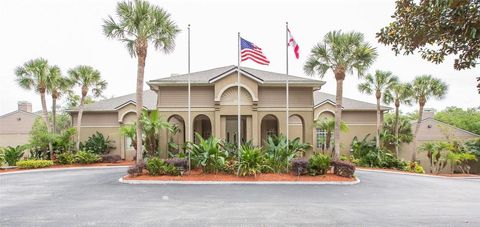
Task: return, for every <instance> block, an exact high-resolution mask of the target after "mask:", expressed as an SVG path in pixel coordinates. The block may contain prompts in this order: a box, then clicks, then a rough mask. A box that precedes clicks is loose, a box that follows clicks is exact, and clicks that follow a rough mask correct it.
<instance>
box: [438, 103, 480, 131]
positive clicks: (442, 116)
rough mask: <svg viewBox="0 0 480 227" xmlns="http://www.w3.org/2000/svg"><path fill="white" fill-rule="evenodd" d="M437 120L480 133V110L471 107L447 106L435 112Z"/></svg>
mask: <svg viewBox="0 0 480 227" xmlns="http://www.w3.org/2000/svg"><path fill="white" fill-rule="evenodd" d="M434 118H435V120H438V121H441V122H444V123H447V124H450V125H453V126H455V127H458V128H461V129H464V130H467V131H469V132H473V133H475V134H479V135H480V110H479V109H475V108H469V109H466V110H463V109H462V108H459V107H454V106H451V107H447V108H446V109H445V110H442V111H440V112H437V113H436V114H435V117H434Z"/></svg>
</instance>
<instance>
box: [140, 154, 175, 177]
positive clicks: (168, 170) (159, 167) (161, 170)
mask: <svg viewBox="0 0 480 227" xmlns="http://www.w3.org/2000/svg"><path fill="white" fill-rule="evenodd" d="M146 167H147V170H148V174H150V175H152V176H158V175H165V174H166V175H172V176H176V175H179V174H180V171H179V170H178V169H177V167H175V166H174V165H171V164H168V163H167V162H165V161H164V160H163V159H161V158H157V157H153V158H149V159H148V160H147V163H146Z"/></svg>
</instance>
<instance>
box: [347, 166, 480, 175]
mask: <svg viewBox="0 0 480 227" xmlns="http://www.w3.org/2000/svg"><path fill="white" fill-rule="evenodd" d="M356 168H357V169H359V170H362V169H366V170H368V169H371V170H382V171H389V172H399V173H413V172H407V171H403V170H398V169H383V168H373V167H356ZM420 174H421V173H420ZM424 174H425V175H431V176H443V177H479V176H480V175H478V174H463V173H454V174H451V173H440V174H433V173H424Z"/></svg>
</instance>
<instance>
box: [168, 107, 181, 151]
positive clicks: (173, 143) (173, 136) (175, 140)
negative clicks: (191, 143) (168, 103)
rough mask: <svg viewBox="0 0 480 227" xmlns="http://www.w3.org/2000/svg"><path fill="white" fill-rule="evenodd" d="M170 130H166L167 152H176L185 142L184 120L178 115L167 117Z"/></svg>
mask: <svg viewBox="0 0 480 227" xmlns="http://www.w3.org/2000/svg"><path fill="white" fill-rule="evenodd" d="M168 123H170V124H171V125H172V130H171V131H169V130H167V139H168V141H167V143H168V152H169V153H172V154H176V153H178V152H180V151H181V150H182V149H183V146H184V144H185V121H184V120H183V118H182V117H181V116H179V115H176V114H175V115H172V116H170V117H169V118H168Z"/></svg>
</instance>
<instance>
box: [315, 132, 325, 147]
mask: <svg viewBox="0 0 480 227" xmlns="http://www.w3.org/2000/svg"><path fill="white" fill-rule="evenodd" d="M326 138H327V132H326V131H325V130H323V129H319V128H317V148H321V149H325V139H326Z"/></svg>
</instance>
